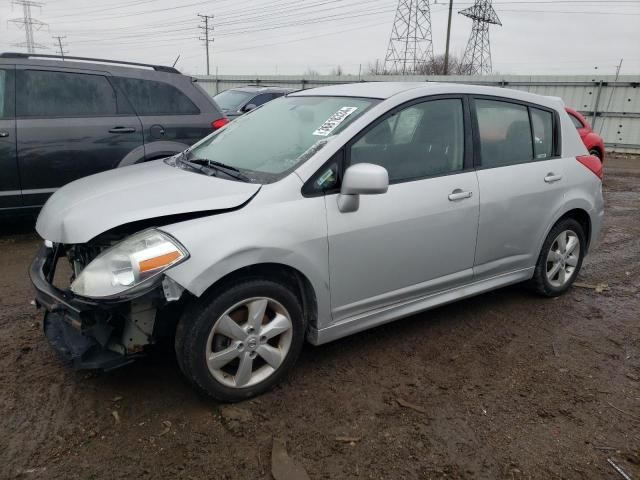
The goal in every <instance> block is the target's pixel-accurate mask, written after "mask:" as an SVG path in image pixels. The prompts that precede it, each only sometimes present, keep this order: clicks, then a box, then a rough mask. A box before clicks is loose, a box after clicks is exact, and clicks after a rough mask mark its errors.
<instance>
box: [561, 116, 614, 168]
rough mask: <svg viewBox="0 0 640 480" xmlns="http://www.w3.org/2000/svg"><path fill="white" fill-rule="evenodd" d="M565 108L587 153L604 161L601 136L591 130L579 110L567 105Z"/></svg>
mask: <svg viewBox="0 0 640 480" xmlns="http://www.w3.org/2000/svg"><path fill="white" fill-rule="evenodd" d="M565 110H566V111H567V113H568V114H569V118H570V119H571V122H573V125H574V126H575V127H576V129H577V130H578V133H579V134H580V138H581V139H582V142H583V143H584V146H585V147H587V150H589V153H590V154H591V155H595V156H596V157H598V158H599V159H600V161H601V162H604V152H605V150H604V141H603V140H602V137H601V136H600V135H598V134H597V133H596V132H594V131H593V129H592V128H591V125H589V122H587V120H586V119H585V118H584V117H583V116H582V114H581V113H580V112H577V111H575V110H574V109H573V108H569V107H566V108H565Z"/></svg>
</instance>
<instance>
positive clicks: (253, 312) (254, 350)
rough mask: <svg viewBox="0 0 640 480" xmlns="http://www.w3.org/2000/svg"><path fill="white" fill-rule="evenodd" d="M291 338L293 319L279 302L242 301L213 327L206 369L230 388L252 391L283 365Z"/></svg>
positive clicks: (270, 300)
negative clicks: (249, 388)
mask: <svg viewBox="0 0 640 480" xmlns="http://www.w3.org/2000/svg"><path fill="white" fill-rule="evenodd" d="M292 334H293V324H292V322H291V316H290V315H289V312H287V310H286V309H285V308H284V307H283V306H282V305H281V304H280V303H279V302H277V301H275V300H273V299H272V298H267V297H255V298H249V299H246V300H243V301H241V302H239V303H237V304H235V305H233V306H232V307H231V308H229V309H228V310H226V311H225V312H224V313H223V314H222V315H221V316H220V318H218V319H217V320H216V322H215V324H214V325H213V328H212V329H211V332H210V333H209V338H208V340H207V351H206V361H207V367H208V368H209V371H210V372H211V375H213V377H214V378H215V379H216V380H218V381H219V382H220V383H222V384H223V385H225V386H227V387H232V388H244V387H250V386H252V385H255V384H257V383H259V382H262V381H264V380H266V379H267V378H268V377H270V376H271V375H272V374H273V373H274V372H275V371H276V370H277V369H278V367H279V366H280V365H281V364H282V362H283V361H284V359H285V358H286V356H287V353H288V352H289V349H290V347H291V340H292Z"/></svg>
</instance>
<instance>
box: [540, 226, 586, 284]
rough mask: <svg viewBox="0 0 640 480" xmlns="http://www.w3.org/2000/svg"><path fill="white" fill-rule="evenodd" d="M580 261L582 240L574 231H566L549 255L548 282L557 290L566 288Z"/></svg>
mask: <svg viewBox="0 0 640 480" xmlns="http://www.w3.org/2000/svg"><path fill="white" fill-rule="evenodd" d="M579 260H580V240H579V239H578V235H577V234H576V233H575V232H574V231H573V230H564V231H563V232H561V233H560V234H559V235H558V236H557V237H556V238H555V240H554V241H553V243H552V244H551V248H550V249H549V253H548V254H547V268H546V274H547V280H548V281H549V283H550V284H551V285H552V286H553V287H556V288H560V287H562V286H564V285H565V284H566V283H567V282H569V280H571V278H572V277H573V274H574V272H575V270H576V267H577V265H578V261H579Z"/></svg>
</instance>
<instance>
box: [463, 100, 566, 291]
mask: <svg viewBox="0 0 640 480" xmlns="http://www.w3.org/2000/svg"><path fill="white" fill-rule="evenodd" d="M473 110H474V111H475V115H476V119H477V130H476V136H477V140H478V143H479V147H480V148H479V149H478V154H479V155H478V158H477V161H478V163H479V164H478V182H479V185H480V222H479V224H478V242H477V246H476V259H475V267H474V273H475V275H476V278H478V279H482V278H488V277H492V276H496V275H500V274H506V273H510V272H515V271H520V270H524V269H528V268H532V267H533V266H534V265H535V262H536V260H537V257H538V254H539V248H540V242H541V241H542V238H543V237H544V234H545V232H546V229H547V227H549V222H550V221H551V218H552V217H553V215H554V214H555V212H556V211H557V208H558V206H559V205H560V204H561V203H562V202H563V194H564V189H565V185H566V181H565V179H564V178H563V174H564V169H563V165H562V164H563V161H562V159H561V158H560V156H559V153H560V151H559V140H558V139H559V130H558V128H559V127H558V125H559V118H558V116H557V114H556V113H554V111H553V110H548V109H545V108H543V107H534V106H532V105H527V104H523V103H517V102H511V101H505V100H501V99H496V98H492V97H478V98H475V100H474V109H473Z"/></svg>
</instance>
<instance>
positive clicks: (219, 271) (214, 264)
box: [162, 176, 331, 328]
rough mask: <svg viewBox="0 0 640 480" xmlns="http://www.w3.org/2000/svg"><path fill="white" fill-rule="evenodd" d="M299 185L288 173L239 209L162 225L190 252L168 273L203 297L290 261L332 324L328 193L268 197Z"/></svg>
mask: <svg viewBox="0 0 640 480" xmlns="http://www.w3.org/2000/svg"><path fill="white" fill-rule="evenodd" d="M281 182H282V184H281ZM285 184H288V188H287V185H285ZM300 187H301V182H300V180H299V179H297V177H295V176H294V177H289V179H288V180H287V179H283V180H281V181H280V182H277V183H276V184H272V185H266V186H263V188H262V190H261V191H260V192H259V194H258V195H257V196H256V198H255V199H254V201H252V202H251V203H249V204H248V205H246V206H245V207H243V208H242V209H240V210H237V211H233V212H228V213H224V214H220V215H215V216H212V217H205V218H198V219H194V220H189V221H186V222H181V223H176V224H173V225H168V226H165V227H163V228H162V230H164V231H166V232H167V233H169V234H170V235H172V236H174V237H175V238H176V239H177V240H178V241H179V242H180V243H182V245H184V246H185V248H186V249H187V250H188V251H189V254H190V258H189V260H187V261H186V262H184V263H182V264H180V265H177V266H175V267H174V268H171V269H170V270H168V271H167V272H166V274H167V276H169V277H170V278H171V279H172V280H174V281H176V282H177V283H178V284H180V285H181V286H182V287H184V288H185V289H187V290H188V291H189V292H191V293H192V294H193V295H195V296H198V297H199V296H201V295H202V294H203V293H204V292H205V291H206V290H207V289H208V288H209V287H211V285H213V284H214V283H216V282H217V281H219V280H220V279H222V278H223V277H225V276H226V275H228V274H230V273H233V272H235V271H237V270H239V269H242V268H244V267H249V266H254V265H258V264H264V263H270V264H280V265H286V266H287V267H291V268H293V269H295V270H297V271H298V272H300V273H301V274H302V275H304V276H305V277H306V278H307V280H309V283H310V284H311V286H312V288H313V290H314V293H315V296H316V300H317V304H318V327H319V328H321V327H322V325H324V324H328V322H329V321H330V316H331V312H330V304H331V303H330V298H329V280H328V279H329V272H328V263H329V261H328V244H327V224H326V210H325V205H324V197H317V198H303V197H302V196H299V197H296V198H295V199H293V200H288V201H281V200H280V201H274V199H273V198H271V199H270V198H269V197H270V196H272V194H271V193H270V192H269V191H271V192H273V190H274V189H277V190H281V191H287V190H288V191H289V192H290V191H291V189H292V188H294V189H295V191H297V192H299V189H300ZM325 322H326V323H325Z"/></svg>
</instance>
